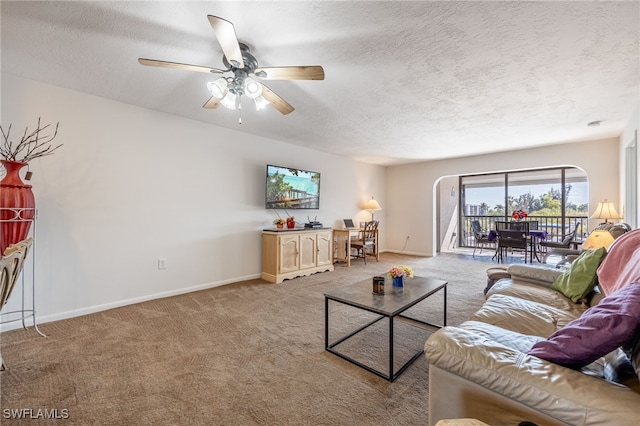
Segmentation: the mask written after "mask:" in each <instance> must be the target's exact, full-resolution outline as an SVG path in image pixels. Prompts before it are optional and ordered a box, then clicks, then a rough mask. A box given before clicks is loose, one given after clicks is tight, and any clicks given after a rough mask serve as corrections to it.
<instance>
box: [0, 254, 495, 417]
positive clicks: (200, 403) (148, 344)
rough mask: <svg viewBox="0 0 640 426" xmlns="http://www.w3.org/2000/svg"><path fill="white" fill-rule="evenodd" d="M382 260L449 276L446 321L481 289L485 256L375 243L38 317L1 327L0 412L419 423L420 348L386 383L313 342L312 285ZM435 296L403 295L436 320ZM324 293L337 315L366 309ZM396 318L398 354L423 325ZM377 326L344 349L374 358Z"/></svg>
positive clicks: (355, 315) (375, 271)
mask: <svg viewBox="0 0 640 426" xmlns="http://www.w3.org/2000/svg"><path fill="white" fill-rule="evenodd" d="M394 264H403V265H410V266H412V267H413V268H414V269H415V271H416V274H417V275H421V276H429V277H434V278H440V279H444V280H447V281H448V282H449V287H448V312H447V313H448V320H449V324H450V325H455V324H459V323H460V322H462V321H464V320H465V319H466V318H468V317H469V316H470V314H471V313H472V312H473V311H475V310H476V309H477V308H478V307H479V306H480V305H481V304H482V302H483V300H484V299H483V294H482V290H483V289H484V287H485V284H486V275H485V273H484V271H485V270H486V269H487V268H488V267H489V266H490V265H488V264H487V263H482V262H477V261H473V260H463V259H461V258H457V257H455V256H438V257H436V258H415V257H408V256H401V255H395V254H383V255H382V256H381V259H380V262H375V260H374V261H369V263H368V264H367V265H364V264H363V263H362V261H354V263H353V264H352V266H351V268H346V267H344V266H341V265H336V270H335V271H334V272H328V273H321V274H315V275H312V276H310V277H302V278H296V279H294V280H288V281H285V282H284V283H282V284H268V283H265V282H263V281H261V280H252V281H247V282H241V283H236V284H230V285H226V286H222V287H217V288H213V289H209V290H204V291H198V292H194V293H190V294H185V295H181V296H175V297H170V298H166V299H159V300H154V301H150V302H145V303H140V304H136V305H131V306H126V307H122V308H117V309H112V310H109V311H105V312H100V313H96V314H92V315H87V316H84V317H79V318H73V319H69V320H64V321H57V322H53V323H46V324H42V325H41V326H40V328H41V329H42V331H43V332H44V333H46V334H47V335H48V337H46V338H42V337H40V336H38V335H37V334H35V332H33V331H32V330H28V331H25V330H22V329H21V330H13V331H8V332H5V333H2V334H1V335H0V344H1V345H2V346H1V349H2V355H3V357H4V359H5V362H6V364H7V365H8V370H7V371H4V372H2V373H0V388H1V399H0V405H1V406H0V423H2V424H17V423H22V424H31V423H33V424H42V420H33V421H22V422H17V421H14V420H10V419H7V411H6V410H7V409H9V410H11V409H14V410H15V409H32V410H33V413H34V414H36V413H37V410H38V409H47V410H54V409H57V410H58V411H59V412H63V411H62V410H67V411H66V413H68V416H69V417H68V419H66V420H64V424H82V425H90V424H96V425H134V424H135V425H187V424H188V425H355V424H358V425H418V424H426V423H427V419H428V369H427V362H426V359H425V358H424V356H421V357H420V358H419V359H418V360H417V361H416V362H415V363H414V364H413V365H411V366H410V367H409V368H408V369H407V371H405V372H404V374H403V375H402V376H400V378H398V379H397V380H396V381H395V382H393V383H389V382H388V381H386V380H384V379H382V378H379V377H378V376H375V375H373V374H371V373H369V372H367V371H365V370H363V369H361V368H359V367H357V366H355V365H353V364H350V363H348V362H347V361H344V360H343V359H341V358H339V357H337V356H335V355H333V354H331V353H328V352H326V351H325V350H324V293H325V292H326V291H328V290H330V289H333V288H336V287H339V286H342V285H345V284H349V283H352V282H354V281H357V280H362V279H368V278H370V277H372V276H373V275H379V274H383V273H384V272H385V271H386V270H387V269H389V268H390V267H391V266H392V265H394ZM408 285H410V281H409V283H408ZM441 297H442V296H441V295H434V296H433V298H432V299H430V300H429V301H428V302H426V301H425V303H424V304H420V305H418V307H414V308H412V309H414V310H415V312H414V313H415V314H416V315H420V316H421V317H422V316H424V318H425V319H430V318H433V321H439V320H440V318H441V315H442V308H441V306H442V299H441ZM331 306H332V308H331V309H332V310H331V312H332V315H335V318H342V319H347V320H348V322H349V324H357V323H358V322H359V321H365V320H366V318H368V315H370V314H368V313H366V312H363V311H355V312H354V311H353V308H347V309H345V308H344V307H341V306H337V305H334V304H332V305H331ZM349 309H351V311H350V310H349ZM332 318H333V317H332ZM336 324H337V323H336ZM349 324H345V325H349ZM340 332H341V330H340V329H339V328H338V329H336V330H335V333H340ZM397 332H398V334H397V335H396V341H397V342H399V343H398V344H400V345H401V348H400V349H398V352H397V354H396V356H401V355H400V354H404V353H410V352H411V351H413V350H418V349H420V348H421V347H422V346H423V345H424V341H425V340H426V338H427V337H428V335H429V334H428V333H425V332H424V331H423V330H419V329H418V330H416V329H414V328H412V327H408V326H402V327H401V326H399V327H397ZM386 338H387V337H386V328H385V327H384V326H380V327H375V328H372V330H370V331H369V332H368V334H367V335H363V336H359V337H358V339H359V340H358V341H356V342H355V343H353V342H351V343H350V345H351V346H350V347H346V348H345V349H346V350H352V351H355V355H360V356H363V357H364V358H365V359H367V360H370V361H371V362H374V363H375V362H381V363H382V364H381V365H385V364H384V363H385V362H387V361H386V360H382V361H380V360H379V359H378V358H379V357H385V356H386V352H385V349H384V344H385V342H386V340H385V339H386ZM364 344H366V348H365V347H363V346H364ZM60 422H61V421H60Z"/></svg>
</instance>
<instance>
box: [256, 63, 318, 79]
mask: <svg viewBox="0 0 640 426" xmlns="http://www.w3.org/2000/svg"><path fill="white" fill-rule="evenodd" d="M254 74H255V75H256V76H257V77H260V78H262V79H264V80H324V69H323V68H322V67H321V66H319V65H314V66H304V67H262V68H256V70H255V71H254Z"/></svg>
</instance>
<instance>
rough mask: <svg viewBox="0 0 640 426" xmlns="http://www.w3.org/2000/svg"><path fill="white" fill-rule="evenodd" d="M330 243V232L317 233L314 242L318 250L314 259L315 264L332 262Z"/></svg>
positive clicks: (320, 264)
mask: <svg viewBox="0 0 640 426" xmlns="http://www.w3.org/2000/svg"><path fill="white" fill-rule="evenodd" d="M347 235H348V234H347ZM332 243H333V241H332V234H331V232H321V233H319V234H318V239H317V243H316V244H317V251H318V257H317V259H316V265H317V266H322V265H330V264H331V263H332V262H333V253H332V249H331V246H332Z"/></svg>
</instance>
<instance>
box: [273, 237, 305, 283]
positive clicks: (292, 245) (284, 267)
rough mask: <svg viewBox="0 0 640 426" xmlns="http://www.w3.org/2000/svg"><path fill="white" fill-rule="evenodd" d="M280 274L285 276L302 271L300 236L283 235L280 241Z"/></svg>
mask: <svg viewBox="0 0 640 426" xmlns="http://www.w3.org/2000/svg"><path fill="white" fill-rule="evenodd" d="M279 241H280V244H279V250H280V256H279V265H278V268H279V273H281V274H284V273H287V272H293V271H297V270H298V269H300V260H299V259H300V256H299V254H300V253H299V251H300V250H299V247H298V246H299V236H298V235H283V236H281V237H280V239H279Z"/></svg>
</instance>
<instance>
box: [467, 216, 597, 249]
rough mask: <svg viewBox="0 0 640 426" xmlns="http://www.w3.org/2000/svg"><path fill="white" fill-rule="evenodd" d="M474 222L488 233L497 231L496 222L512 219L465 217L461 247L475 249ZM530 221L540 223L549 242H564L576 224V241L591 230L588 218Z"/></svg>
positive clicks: (530, 217)
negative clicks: (492, 230)
mask: <svg viewBox="0 0 640 426" xmlns="http://www.w3.org/2000/svg"><path fill="white" fill-rule="evenodd" d="M472 220H477V221H479V222H480V225H481V226H482V229H483V230H485V231H487V232H488V231H489V230H491V229H495V224H494V222H495V221H503V220H510V219H506V218H505V217H504V216H464V217H463V218H462V224H461V229H462V232H460V234H459V235H460V237H459V241H458V244H459V247H474V246H475V244H476V242H475V238H474V236H473V231H472V229H471V221H472ZM528 220H537V221H538V229H540V230H542V231H546V232H547V241H562V239H563V238H564V236H565V235H566V234H568V233H570V232H571V231H572V230H573V228H574V227H575V226H576V223H580V226H579V227H578V231H577V232H576V240H582V238H583V237H585V236H586V234H587V230H588V229H589V217H588V216H565V217H564V219H563V218H562V217H560V216H529V217H528Z"/></svg>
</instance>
